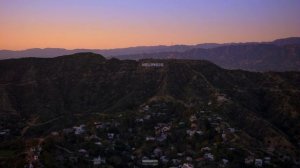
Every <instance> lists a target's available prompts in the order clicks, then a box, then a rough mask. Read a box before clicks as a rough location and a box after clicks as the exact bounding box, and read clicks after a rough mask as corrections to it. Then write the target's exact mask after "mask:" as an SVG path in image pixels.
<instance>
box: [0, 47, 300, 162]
mask: <svg viewBox="0 0 300 168" xmlns="http://www.w3.org/2000/svg"><path fill="white" fill-rule="evenodd" d="M235 47H236V46H229V47H225V48H216V49H215V51H214V52H213V54H212V55H218V54H219V53H223V51H224V50H226V52H224V53H227V54H230V55H232V53H234V52H233V51H232V50H236V49H235ZM239 47H241V50H243V51H244V50H246V51H254V50H257V47H259V46H255V45H254V46H250V47H246V46H244V47H245V48H243V46H239ZM233 48H234V49H233ZM264 48H271V49H272V50H274V52H276V50H277V49H278V50H280V48H277V47H274V46H272V45H266V46H264V47H263V48H262V49H261V50H262V51H263V50H264ZM285 49H286V50H288V48H285ZM201 51H202V50H201ZM189 52H190V53H189ZM189 52H187V53H186V54H190V55H192V56H194V55H197V54H195V53H197V52H199V51H198V50H193V51H189ZM203 52H205V51H204V50H203ZM248 53H251V52H248ZM245 57H246V58H247V55H245ZM189 58H190V57H189ZM191 58H193V57H191ZM216 61H220V62H222V60H216ZM277 61H282V60H280V59H279V60H277ZM143 63H148V64H143ZM151 63H152V64H151ZM153 63H154V64H153ZM282 63H283V62H282ZM224 64H225V65H226V62H225V63H224ZM146 66H148V67H146ZM299 83H300V73H298V72H281V73H280V72H268V73H258V72H247V71H241V70H226V69H222V68H220V67H218V66H217V65H215V64H213V63H210V62H208V61H204V60H197V61H196V60H172V59H169V60H163V59H159V60H156V59H146V60H140V61H135V60H118V59H105V58H104V57H103V56H101V55H98V54H93V53H78V54H74V55H68V56H61V57H55V58H23V59H9V60H2V61H0V128H1V130H5V129H9V130H10V135H9V136H7V137H5V138H4V140H3V141H2V142H3V143H2V144H1V145H0V165H9V164H8V163H9V162H8V161H7V159H8V160H9V159H11V158H14V159H15V160H16V158H18V159H20V162H15V164H16V165H17V164H22V163H23V162H24V161H22V159H21V158H22V157H20V156H18V155H12V156H10V157H4V158H3V157H2V156H1V152H2V151H8V150H9V151H10V150H15V151H14V152H16V151H20V150H25V149H26V148H28V145H29V144H37V143H35V141H33V139H39V138H41V139H43V142H41V141H39V143H38V144H39V145H42V146H43V150H44V152H42V153H41V159H40V161H39V163H38V164H42V165H47V164H50V161H49V158H51V159H52V161H53V160H56V162H51V163H53V164H54V163H56V164H58V165H56V166H55V167H60V166H62V165H60V164H62V163H63V161H62V160H60V159H58V158H56V156H59V155H61V156H64V157H67V153H68V152H62V151H61V149H56V147H55V145H56V146H59V148H60V146H65V148H68V149H69V150H77V149H76V148H79V147H81V148H88V147H87V146H85V145H86V143H87V142H85V141H84V140H83V139H81V140H76V141H75V140H74V139H73V138H74V137H73V138H71V139H73V140H71V139H69V140H70V141H69V140H68V137H67V135H64V136H62V137H56V138H55V136H54V139H53V136H52V135H54V133H53V132H58V133H57V134H58V135H59V136H60V135H62V133H61V131H62V130H63V129H66V128H70V127H71V128H72V126H75V125H78V124H85V125H87V127H91V128H92V125H93V122H96V121H98V122H99V121H101V122H103V123H105V122H107V121H110V122H112V123H119V124H125V125H124V126H122V127H121V128H120V129H116V128H108V129H107V130H106V131H111V132H114V133H115V134H120V135H119V139H120V140H121V141H123V142H125V139H126V140H127V138H128V143H125V144H123V143H121V142H119V141H106V140H105V137H106V135H105V134H104V137H102V135H103V133H106V131H104V132H103V131H102V132H101V131H100V132H98V133H97V136H100V139H101V140H100V141H101V142H102V143H108V144H110V143H111V142H114V143H117V145H118V143H121V146H122V145H123V146H122V147H120V148H118V147H116V148H114V149H111V151H115V153H114V152H108V153H106V152H107V151H106V150H105V149H104V148H103V149H102V148H99V150H100V151H102V150H103V151H106V152H105V156H102V157H106V158H107V162H106V163H107V164H112V165H114V167H124V166H125V165H122V164H123V163H124V162H125V160H126V159H125V160H123V161H122V162H120V163H119V162H117V161H116V157H117V158H118V159H121V158H122V156H123V154H122V156H121V153H122V152H121V151H119V150H121V149H122V150H124V151H123V152H124V156H125V155H129V154H130V155H133V156H135V157H136V159H131V160H130V159H129V158H127V159H129V160H126V162H128V163H129V162H130V163H131V162H132V164H138V163H140V161H141V160H140V159H141V158H142V155H148V154H149V153H147V150H148V148H151V147H152V146H153V144H152V145H149V146H147V145H146V146H145V144H143V143H146V142H143V141H142V140H141V139H144V137H145V136H146V135H148V134H150V132H151V131H150V130H149V128H150V129H152V128H151V127H152V126H153V127H154V126H155V125H156V124H157V123H172V126H171V128H172V130H174V132H172V131H171V132H169V133H168V137H169V139H168V143H167V144H168V145H170V144H173V143H174V144H173V145H175V146H176V145H180V144H181V143H178V142H177V143H176V141H173V140H172V137H173V136H175V135H176V134H178V135H181V133H180V130H182V129H183V130H184V136H182V137H185V134H186V133H185V129H186V128H188V127H189V126H190V124H188V123H189V122H190V121H189V118H190V117H191V116H193V115H195V116H197V119H196V120H197V121H194V119H193V121H191V122H192V124H193V123H194V124H195V122H196V123H197V124H196V125H197V127H198V128H199V129H201V130H202V131H203V132H204V136H202V137H200V139H201V138H202V139H201V140H200V139H198V140H197V139H193V138H188V137H187V138H188V140H184V141H183V142H182V143H184V144H186V145H187V146H189V145H191V149H189V150H188V149H185V148H182V149H181V147H178V150H179V149H180V150H183V151H184V153H185V155H188V156H191V157H192V158H193V162H192V163H193V164H198V161H197V163H196V160H195V159H196V158H195V157H200V156H198V154H199V152H198V151H197V150H199V151H202V150H200V149H201V147H202V148H203V147H205V146H207V145H208V146H210V147H211V148H213V151H211V152H212V153H213V154H214V155H215V161H214V162H204V163H203V164H204V165H206V166H209V165H210V166H213V167H215V166H216V165H215V164H217V163H218V164H219V162H221V161H222V157H227V156H226V152H225V151H223V150H225V147H226V148H228V147H230V148H235V149H236V150H237V153H235V154H232V158H227V160H229V161H230V164H232V166H234V165H235V166H237V165H239V166H243V165H244V164H245V163H244V158H240V157H246V156H248V155H251V156H253V157H264V156H268V157H271V158H272V159H274V161H273V162H272V164H271V165H270V166H271V167H273V166H274V167H276V166H277V167H278V166H279V167H281V166H283V165H284V164H289V165H291V166H292V165H295V164H296V163H297V162H298V161H299V160H297V159H299V154H300V150H299V139H300V132H299V130H300V122H299V121H300V116H299V115H300V111H299V110H300V104H299V101H298V100H299V99H300V92H299V91H300V85H299ZM147 106H148V107H147ZM165 106H166V107H165ZM149 108H150V110H149ZM147 109H148V110H147ZM141 110H146V111H149V112H150V113H149V115H150V116H151V117H153V120H149V121H148V122H149V123H148V124H145V125H143V124H141V125H142V126H138V125H136V124H134V122H135V120H136V119H138V117H144V116H145V115H146V114H145V113H140V111H141ZM158 112H161V113H165V114H166V115H167V116H166V117H154V116H155V114H157V113H158ZM158 114H159V113H158ZM94 115H95V116H94ZM209 118H211V119H213V120H214V118H221V119H218V122H217V123H219V124H221V125H222V123H223V124H224V125H227V126H224V127H226V128H227V127H229V128H230V127H233V128H235V130H237V133H233V132H234V131H231V133H228V135H227V138H229V139H232V140H230V141H229V140H228V139H227V140H224V137H223V134H225V133H226V134H227V132H224V131H223V134H222V133H218V132H219V131H217V128H218V129H223V127H222V126H221V125H219V126H218V127H214V124H213V123H215V122H212V121H211V119H209ZM190 120H191V119H190ZM220 120H221V121H220ZM138 121H139V120H138ZM150 121H151V122H150ZM143 122H144V120H143ZM145 122H146V121H145ZM182 122H183V123H186V124H184V125H185V126H184V127H183V128H181V127H180V126H179V125H180V123H182ZM146 123H147V122H146ZM178 123H179V125H177V124H178ZM205 123H206V124H205ZM229 125H230V126H229ZM116 127H117V126H116ZM139 127H141V128H139ZM214 128H215V129H216V130H214ZM94 129H95V128H93V129H91V130H90V131H88V132H87V134H88V135H90V134H92V133H93V130H94ZM122 129H125V130H124V132H122V131H121V132H119V131H120V130H122ZM128 129H133V132H134V131H136V133H134V134H133V135H132V136H130V135H127V133H128ZM212 129H213V130H212ZM126 130H127V131H126ZM229 130H232V129H229ZM51 133H52V134H51ZM123 133H124V134H123ZM125 134H126V135H125ZM55 135H56V133H55ZM85 135H86V134H85ZM56 136H57V135H56ZM128 136H129V137H128ZM71 137H72V136H71ZM130 137H132V138H133V137H135V138H134V139H135V140H132V139H131V138H130ZM175 137H176V136H175ZM222 137H223V142H222ZM230 137H232V138H230ZM233 137H235V138H233ZM1 138H3V137H1ZM122 138H124V139H122ZM195 138H196V137H195ZM175 139H176V138H175ZM179 139H180V138H179ZM16 140H18V141H16ZM102 140H103V141H102ZM81 141H82V142H81ZM195 141H196V142H197V143H195ZM20 142H21V143H20ZM29 142H30V143H29ZM200 142H201V143H200ZM14 143H18V144H20V146H22V145H21V144H24V146H22V147H20V148H16V149H15V148H14V149H11V147H12V145H7V144H14ZM72 143H74V144H77V145H76V146H72ZM198 143H200V144H198ZM84 144H85V145H84ZM108 144H107V145H108ZM196 144H198V146H194V147H193V145H196ZM213 144H217V146H218V145H219V147H217V146H215V145H213ZM47 145H48V146H47ZM49 145H50V146H49ZM124 145H125V146H126V145H130V146H131V147H133V146H135V147H134V148H136V151H135V152H133V153H132V151H131V150H127V148H126V147H125V146H124ZM156 145H159V146H160V148H163V149H166V148H168V145H167V146H166V144H164V143H163V142H162V144H160V143H159V144H156ZM29 146H30V145H29ZM108 146H109V145H108ZM150 146H151V147H150ZM222 146H223V147H222ZM147 147H148V148H147ZM153 147H155V145H154V146H153ZM223 148H224V149H223ZM125 149H126V150H125ZM138 149H139V150H138ZM143 150H145V151H144V152H143ZM149 150H150V151H151V150H152V148H151V149H149ZM190 150H191V151H190ZM194 150H195V151H194ZM63 151H65V150H63ZM125 151H126V152H125ZM188 151H190V152H188ZM270 151H271V152H270ZM127 152H128V153H127ZM148 152H149V151H148ZM202 152H203V151H202ZM239 152H240V153H239ZM55 153H56V154H55ZM96 153H97V152H96ZM102 153H103V152H102ZM178 153H180V152H179V151H178ZM238 153H239V154H238ZM90 154H91V153H90ZM227 154H228V153H227ZM69 155H70V154H68V157H69ZM93 155H94V154H91V156H93ZM95 155H96V154H95ZM103 155H104V154H103ZM165 155H167V157H168V158H169V157H171V156H172V155H171V154H167V152H166V153H165ZM50 156H51V157H50ZM72 156H73V154H72ZM228 156H229V154H228ZM109 158H110V159H109ZM114 159H115V160H114ZM118 159H117V160H118ZM122 159H124V158H122ZM170 159H171V158H170ZM48 162H49V163H48ZM84 163H86V162H85V161H84V160H83V161H79V162H78V164H79V165H80V164H82V165H84ZM117 163H119V164H117ZM201 163H202V162H201ZM11 164H13V163H11ZM70 164H71V163H70ZM124 164H125V163H124ZM160 164H163V163H161V162H160ZM169 164H171V163H170V162H167V163H166V165H168V166H171V165H169ZM199 164H200V163H199ZM218 164H217V165H218ZM127 166H129V165H127ZM129 167H130V166H129Z"/></svg>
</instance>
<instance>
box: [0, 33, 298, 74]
mask: <svg viewBox="0 0 300 168" xmlns="http://www.w3.org/2000/svg"><path fill="white" fill-rule="evenodd" d="M79 52H93V53H97V54H102V55H104V56H105V57H117V58H119V59H135V60H138V59H145V58H156V59H158V58H160V59H166V58H175V59H195V60H200V59H204V60H209V61H212V62H213V63H215V64H217V65H219V66H221V67H223V68H228V69H244V70H251V71H299V70H300V37H291V38H285V39H278V40H274V41H272V42H249V43H224V44H217V43H204V44H198V45H172V46H163V45H160V46H138V47H130V48H119V49H103V50H102V49H75V50H67V49H61V48H45V49H39V48H34V49H28V50H22V51H11V50H0V59H10V58H22V57H41V58H49V57H55V56H60V55H69V54H74V53H79Z"/></svg>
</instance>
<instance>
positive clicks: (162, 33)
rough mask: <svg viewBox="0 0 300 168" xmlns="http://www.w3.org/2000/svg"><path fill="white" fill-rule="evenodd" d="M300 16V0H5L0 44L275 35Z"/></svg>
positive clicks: (294, 31)
mask: <svg viewBox="0 0 300 168" xmlns="http://www.w3.org/2000/svg"><path fill="white" fill-rule="evenodd" d="M299 17H300V1H299V0H1V1H0V24H1V29H0V49H16V50H18V49H26V48H34V47H40V48H44V47H60V48H69V49H72V48H117V47H128V46H137V45H157V44H165V45H170V44H196V43H204V42H219V43H223V42H246V41H270V40H273V39H276V38H284V37H290V36H300V19H299Z"/></svg>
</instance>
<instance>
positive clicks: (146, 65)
mask: <svg viewBox="0 0 300 168" xmlns="http://www.w3.org/2000/svg"><path fill="white" fill-rule="evenodd" d="M163 66H164V63H142V67H163Z"/></svg>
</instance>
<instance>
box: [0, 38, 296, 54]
mask: <svg viewBox="0 0 300 168" xmlns="http://www.w3.org/2000/svg"><path fill="white" fill-rule="evenodd" d="M289 38H300V35H299V36H289V37H282V38H276V39H273V40H269V41H267V40H264V41H259V40H258V41H244V42H243V41H235V42H232V41H231V42H223V43H219V42H202V43H193V44H188V43H177V44H156V45H134V46H126V47H115V48H64V47H32V48H24V49H18V50H12V49H3V48H0V51H26V50H32V49H40V50H45V49H63V50H70V51H71V50H116V49H128V48H139V47H159V46H161V47H171V46H197V45H205V44H219V45H222V44H247V43H271V42H274V41H275V40H280V39H289Z"/></svg>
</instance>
